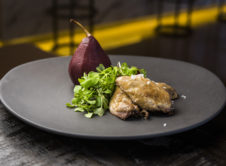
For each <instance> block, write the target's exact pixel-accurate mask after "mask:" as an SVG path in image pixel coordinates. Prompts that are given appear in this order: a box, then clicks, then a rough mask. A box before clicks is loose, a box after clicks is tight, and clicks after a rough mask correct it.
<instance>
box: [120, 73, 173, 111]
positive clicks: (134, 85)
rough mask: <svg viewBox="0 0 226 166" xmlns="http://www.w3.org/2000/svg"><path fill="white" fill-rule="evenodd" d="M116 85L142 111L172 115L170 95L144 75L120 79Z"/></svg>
mask: <svg viewBox="0 0 226 166" xmlns="http://www.w3.org/2000/svg"><path fill="white" fill-rule="evenodd" d="M116 85H117V86H119V87H120V89H121V90H122V91H123V92H125V93H126V95H127V96H129V98H130V99H131V100H132V102H133V103H134V104H137V105H138V106H140V107H141V108H142V109H145V110H148V111H160V112H164V113H170V112H171V110H172V109H171V98H170V95H169V93H168V92H167V91H166V90H164V89H163V88H161V87H160V86H158V83H156V82H154V81H151V80H149V79H147V78H144V77H143V76H142V75H136V76H121V77H118V78H117V79H116Z"/></svg>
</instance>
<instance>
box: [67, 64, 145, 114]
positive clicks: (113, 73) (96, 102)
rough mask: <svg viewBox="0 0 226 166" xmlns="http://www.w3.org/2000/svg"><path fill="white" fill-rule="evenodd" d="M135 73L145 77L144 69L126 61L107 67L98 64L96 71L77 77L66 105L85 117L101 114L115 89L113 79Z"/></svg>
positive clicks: (106, 107) (107, 105)
mask: <svg viewBox="0 0 226 166" xmlns="http://www.w3.org/2000/svg"><path fill="white" fill-rule="evenodd" d="M136 74H143V75H144V77H146V71H145V70H144V69H138V68H137V67H134V66H132V67H129V66H128V65H127V63H122V64H120V62H119V63H118V65H117V66H111V67H108V68H105V67H104V65H102V64H100V65H99V66H98V67H97V68H96V72H94V71H91V72H89V73H88V74H86V73H84V75H83V77H81V78H80V79H78V81H79V83H80V85H75V87H74V98H73V99H72V101H71V103H67V104H66V106H67V107H69V108H74V111H75V112H84V113H85V117H87V118H91V117H92V116H93V115H98V116H103V115H104V112H105V110H107V109H108V107H109V101H110V99H111V96H112V95H113V92H114V89H115V79H116V78H117V77H119V76H131V75H136Z"/></svg>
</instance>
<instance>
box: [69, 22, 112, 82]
mask: <svg viewBox="0 0 226 166" xmlns="http://www.w3.org/2000/svg"><path fill="white" fill-rule="evenodd" d="M70 22H74V23H75V24H77V25H78V26H79V27H80V28H82V30H83V31H84V32H85V33H86V37H85V38H83V40H82V41H81V43H80V44H79V45H78V47H77V49H76V50H75V53H74V55H73V56H72V58H71V61H70V63H69V68H68V72H69V75H70V77H71V80H72V82H73V83H74V84H79V82H78V78H80V77H81V76H83V74H84V73H89V72H90V71H96V67H97V66H99V64H103V65H104V66H105V67H109V66H111V61H110V59H109V57H108V55H107V54H106V53H105V52H104V50H103V49H102V48H101V46H100V44H99V43H98V41H97V40H96V39H95V38H94V37H93V36H92V35H91V34H90V33H89V32H88V30H87V29H86V28H85V27H84V26H83V25H81V24H80V23H79V22H77V21H76V20H73V19H71V20H70Z"/></svg>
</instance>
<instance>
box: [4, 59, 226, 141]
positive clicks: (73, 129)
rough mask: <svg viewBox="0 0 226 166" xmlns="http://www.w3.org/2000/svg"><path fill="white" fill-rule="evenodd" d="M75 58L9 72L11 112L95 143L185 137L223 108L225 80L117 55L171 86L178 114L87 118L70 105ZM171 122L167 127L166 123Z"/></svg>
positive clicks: (183, 66) (175, 64)
mask: <svg viewBox="0 0 226 166" xmlns="http://www.w3.org/2000/svg"><path fill="white" fill-rule="evenodd" d="M69 60H70V57H64V58H62V57H59V58H50V59H44V60H38V61H33V62H30V63H26V64H24V65H21V66H18V67H16V68H14V69H12V70H11V71H9V72H8V73H7V74H6V75H5V76H4V77H3V78H2V80H1V85H0V96H1V101H2V103H3V104H4V105H5V106H6V107H7V108H8V110H9V111H10V112H11V113H13V114H14V115H16V116H17V117H19V118H20V119H22V120H24V121H25V122H28V123H29V124H31V125H33V126H36V127H38V128H41V129H44V130H47V131H50V132H54V133H57V134H62V135H67V136H74V137H85V138H92V139H115V140H116V139H138V138H150V137H156V136H162V135H169V134H174V133H179V132H182V131H186V130H189V129H192V128H194V127H197V126H200V125H202V124H204V123H206V122H207V121H209V120H210V119H212V118H213V117H215V116H216V115H217V114H218V113H219V112H220V110H221V109H222V107H223V105H224V103H225V100H226V93H225V92H226V91H225V87H224V85H223V84H222V82H221V81H220V80H219V79H218V78H217V77H216V76H215V75H214V74H212V73H211V72H209V71H207V70H206V69H204V68H202V67H199V66H196V65H193V64H189V63H185V62H181V61H174V60H168V59H159V58H151V57H141V56H118V55H115V56H111V60H112V63H113V65H116V63H117V62H118V61H121V62H127V63H128V64H129V65H135V66H137V67H140V68H145V69H146V70H147V71H148V77H149V78H151V79H153V80H155V81H163V82H166V83H169V84H170V85H172V86H173V87H175V88H176V90H177V91H178V93H179V94H180V95H185V96H186V99H183V98H180V99H178V100H176V101H175V105H174V107H175V108H176V114H175V115H173V116H158V115H155V116H151V118H150V119H149V120H142V119H140V120H130V121H123V120H120V119H118V118H117V117H115V116H113V115H111V114H110V113H108V112H107V113H106V114H105V115H104V116H103V117H94V118H92V119H87V118H85V117H84V116H83V114H82V113H77V112H73V110H70V109H68V108H66V107H65V103H66V102H68V101H71V99H72V97H73V91H72V89H73V85H72V83H71V80H70V78H69V76H68V73H67V70H68V63H69ZM164 124H165V125H164Z"/></svg>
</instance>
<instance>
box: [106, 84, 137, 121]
mask: <svg viewBox="0 0 226 166" xmlns="http://www.w3.org/2000/svg"><path fill="white" fill-rule="evenodd" d="M109 110H110V112H111V113H112V114H113V115H115V116H117V117H119V118H121V119H127V118H128V117H130V116H134V115H136V114H139V107H138V106H137V105H135V104H133V103H132V101H131V100H130V98H129V97H128V96H127V95H126V94H125V93H124V92H122V90H121V89H120V88H119V87H118V86H116V89H115V92H114V94H113V96H112V98H111V101H110V104H109Z"/></svg>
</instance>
